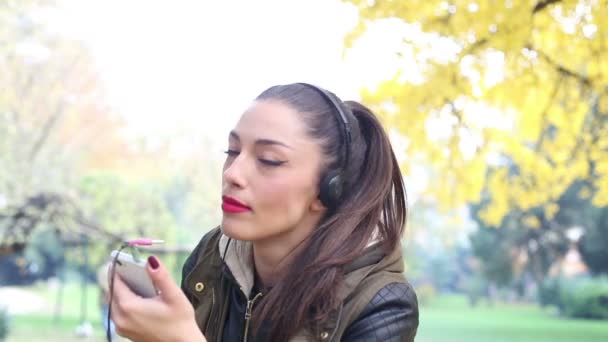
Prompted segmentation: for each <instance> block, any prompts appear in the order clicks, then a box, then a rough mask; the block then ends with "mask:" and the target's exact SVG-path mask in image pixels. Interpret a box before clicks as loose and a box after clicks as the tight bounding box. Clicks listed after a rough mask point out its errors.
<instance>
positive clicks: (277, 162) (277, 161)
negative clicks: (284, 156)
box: [259, 159, 286, 166]
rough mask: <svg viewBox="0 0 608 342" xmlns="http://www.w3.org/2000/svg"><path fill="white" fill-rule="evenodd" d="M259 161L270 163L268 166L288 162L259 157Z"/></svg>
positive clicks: (265, 163)
mask: <svg viewBox="0 0 608 342" xmlns="http://www.w3.org/2000/svg"><path fill="white" fill-rule="evenodd" d="M259 161H260V162H261V163H262V164H264V165H268V166H281V165H283V164H285V163H286V162H285V161H283V160H269V159H259Z"/></svg>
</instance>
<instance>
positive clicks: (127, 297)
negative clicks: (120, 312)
mask: <svg viewBox="0 0 608 342" xmlns="http://www.w3.org/2000/svg"><path fill="white" fill-rule="evenodd" d="M110 285H112V284H111V283H110ZM113 285H114V289H113V290H112V289H110V291H112V292H113V293H112V297H113V301H114V302H115V303H117V302H125V301H131V300H134V299H136V298H137V297H138V296H137V295H136V294H135V293H134V292H133V291H132V290H131V289H130V288H129V286H128V285H127V284H126V283H125V282H124V281H123V280H122V278H120V275H119V274H116V275H114V284H113Z"/></svg>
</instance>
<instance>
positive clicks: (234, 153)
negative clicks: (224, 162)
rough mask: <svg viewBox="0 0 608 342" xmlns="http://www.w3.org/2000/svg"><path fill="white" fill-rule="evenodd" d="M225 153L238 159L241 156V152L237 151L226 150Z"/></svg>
mask: <svg viewBox="0 0 608 342" xmlns="http://www.w3.org/2000/svg"><path fill="white" fill-rule="evenodd" d="M224 153H226V154H227V155H228V156H230V157H236V156H238V155H239V153H240V151H236V150H230V149H229V150H226V151H224Z"/></svg>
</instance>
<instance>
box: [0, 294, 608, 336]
mask: <svg viewBox="0 0 608 342" xmlns="http://www.w3.org/2000/svg"><path fill="white" fill-rule="evenodd" d="M30 289H31V290H34V291H35V292H36V293H37V294H40V295H41V296H42V297H43V298H45V299H47V300H48V302H49V304H50V307H49V308H48V309H47V310H45V311H44V312H38V313H32V314H28V315H23V316H15V317H12V322H11V325H10V329H11V332H10V335H9V338H8V339H7V340H6V341H7V342H30V341H32V342H35V341H43V342H59V341H63V342H76V341H83V339H79V338H78V337H76V336H75V329H76V327H77V326H78V325H79V323H80V287H79V285H78V284H69V285H67V286H66V288H65V292H64V301H63V306H62V315H61V318H60V320H59V321H58V322H57V323H56V322H55V321H54V319H53V309H54V304H55V299H56V293H57V292H56V290H50V289H49V288H48V287H47V286H44V285H38V286H36V287H34V288H30ZM97 291H98V290H97V288H96V287H95V286H90V287H88V288H87V309H88V310H87V318H88V320H89V322H90V323H91V324H92V325H93V327H94V329H95V334H94V337H93V338H90V339H87V340H84V341H104V340H105V339H104V332H103V331H102V328H101V314H100V312H99V306H98V301H97V300H98V294H99V293H98V292H97ZM416 341H417V342H434V341H455V342H458V341H467V342H477V341H484V342H486V341H490V342H503V341H505V342H506V341H509V342H511V341H515V342H526V341H530V342H531V341H534V342H562V341H563V342H565V341H576V342H587V341H598V342H599V341H608V322H606V321H587V320H571V319H562V318H559V317H556V316H555V315H553V314H551V312H550V311H548V310H543V309H541V308H539V307H537V306H535V305H529V304H501V303H498V304H495V305H493V306H488V305H487V304H485V303H482V304H480V305H478V306H477V307H470V306H469V305H468V304H467V302H466V300H465V298H464V297H447V296H444V297H438V298H436V299H434V300H433V301H432V302H431V303H429V304H428V305H425V306H422V307H421V308H420V326H419V329H418V335H417V338H416Z"/></svg>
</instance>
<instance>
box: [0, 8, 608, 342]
mask: <svg viewBox="0 0 608 342" xmlns="http://www.w3.org/2000/svg"><path fill="white" fill-rule="evenodd" d="M56 3H57V1H51V0H19V1H0V266H1V267H0V289H2V287H4V288H7V289H9V288H11V286H14V285H19V286H22V287H25V288H31V289H32V291H35V292H36V293H42V295H43V296H46V297H45V298H53V297H52V296H50V295H49V293H51V292H52V291H51V292H50V290H49V289H54V288H53V287H52V286H55V285H52V286H51V285H49V288H42V287H41V285H40V284H41V283H45V282H46V283H48V284H54V282H55V281H57V279H60V280H62V281H63V282H64V283H65V284H66V285H65V286H66V287H65V288H66V290H65V291H68V292H69V291H73V292H69V293H72V294H75V293H86V289H87V287H86V286H87V285H86V284H85V285H84V287H81V288H78V286H75V285H74V284H77V283H78V282H82V281H84V282H85V283H87V284H89V286H90V285H91V284H93V283H94V282H95V281H96V279H95V273H96V269H97V267H98V266H99V265H100V264H101V263H102V262H103V261H104V260H105V258H106V257H107V255H108V253H109V251H110V250H111V249H113V248H115V246H116V243H117V242H118V241H120V240H122V239H126V238H131V237H139V236H151V237H154V238H160V239H164V240H165V241H166V242H167V244H166V246H165V247H164V250H158V251H157V252H159V253H165V257H166V260H167V262H168V264H169V265H172V266H171V267H172V270H173V272H174V274H175V276H176V278H177V277H178V276H179V272H180V262H181V260H183V258H184V256H185V254H186V253H187V252H188V251H189V249H190V248H192V246H194V245H195V244H196V242H198V239H199V238H200V236H201V235H202V234H203V233H204V232H205V231H207V230H209V229H211V228H213V227H215V226H216V225H217V224H218V222H219V219H220V212H219V210H218V208H217V202H218V197H219V193H220V186H221V185H220V184H221V163H222V159H221V158H222V157H223V156H222V155H221V154H220V153H219V152H220V151H219V150H217V149H216V147H215V145H214V142H213V141H212V139H211V138H210V137H206V136H202V137H197V138H196V139H191V138H184V137H182V136H180V133H179V132H171V133H167V134H165V135H156V136H154V137H151V136H146V135H140V134H136V133H134V132H133V131H132V130H130V128H129V125H128V123H127V120H125V115H124V114H125V113H123V112H121V110H119V109H118V108H115V107H113V106H112V105H110V104H109V103H110V101H109V100H108V94H107V91H108V89H106V88H104V86H103V85H104V82H103V77H102V76H103V75H102V74H101V73H100V69H99V66H98V65H97V64H96V63H97V61H96V60H95V58H94V56H93V55H92V54H91V51H90V49H89V48H88V47H87V45H86V44H85V43H84V42H83V41H81V40H79V39H76V38H74V37H72V36H70V35H66V34H65V32H62V31H60V30H56V29H55V27H54V26H53V25H52V24H50V23H52V19H50V18H52V13H53V11H54V10H56ZM339 3H341V4H342V5H345V6H350V7H349V8H351V9H355V10H356V13H357V22H356V23H355V25H354V26H353V27H352V30H349V31H348V34H347V35H346V36H345V37H344V47H343V53H344V58H345V60H347V61H348V60H349V58H354V57H352V56H353V55H355V54H356V53H357V52H358V51H361V49H369V48H368V47H367V45H365V42H366V41H368V40H369V39H370V38H369V37H370V36H372V37H375V38H374V39H385V38H386V39H389V33H390V37H392V38H391V39H392V42H393V43H392V45H388V46H391V48H390V49H385V50H381V51H374V53H375V54H376V55H382V56H385V57H387V58H388V59H389V60H390V61H391V63H389V64H390V65H388V66H386V65H382V66H380V65H375V64H373V63H372V62H369V64H368V65H366V67H367V68H368V69H370V70H372V69H373V70H372V71H374V70H375V72H377V73H380V69H382V70H384V69H387V68H388V69H389V72H388V73H387V75H389V76H388V77H384V78H383V79H381V80H380V81H378V82H367V83H364V84H360V87H359V88H360V89H361V95H360V96H361V101H362V102H363V103H365V104H367V105H369V106H370V107H371V108H373V109H374V110H375V111H376V112H377V113H378V114H379V115H380V117H381V119H382V121H383V123H384V125H385V127H387V129H388V130H389V131H390V134H391V139H392V141H393V146H394V148H395V151H396V153H397V155H398V157H399V160H400V162H401V165H402V170H403V172H404V176H405V178H406V186H408V192H409V194H410V216H409V222H408V229H407V232H406V236H405V238H404V244H403V248H404V255H405V261H406V265H407V271H406V275H407V277H408V279H409V280H410V281H411V282H412V284H413V285H414V286H415V288H416V292H417V294H418V298H419V300H420V303H421V305H422V310H421V315H422V316H421V327H420V330H419V338H420V340H427V341H433V340H441V339H442V338H446V336H449V337H450V338H451V340H454V341H457V340H463V341H464V340H466V341H476V340H479V341H487V340H488V339H493V340H497V341H498V340H500V338H505V340H521V341H525V340H530V341H532V340H534V341H551V342H555V341H560V340H563V341H569V340H581V341H582V340H589V341H596V340H597V341H599V340H605V339H606V338H608V330H606V328H605V322H601V323H600V324H596V323H598V320H605V319H608V280H607V278H606V277H607V276H608V249H607V248H606V246H608V45H607V43H606V42H607V41H608V1H606V0H522V1H511V0H500V1H472V0H452V1H438V0H437V1H436V0H425V1H422V0H414V1H373V0H372V1H368V0H366V1H359V0H347V1H340V2H339ZM243 6H244V5H243ZM378 30H384V31H381V32H384V33H383V34H384V35H385V36H386V37H385V36H384V35H382V34H381V35H378V34H376V35H374V32H377V31H378ZM395 37H396V38H395ZM279 45H280V44H279ZM277 46H278V45H277ZM167 48H171V46H169V47H167ZM155 72H160V71H159V70H150V73H151V74H152V75H151V79H152V78H153V77H154V73H155ZM361 72H363V71H361ZM230 77H232V76H230V75H228V76H227V78H230ZM251 95H252V96H253V95H255V94H251ZM167 115H171V113H167ZM202 115H213V113H211V114H209V113H203V114H202ZM214 119H215V118H214ZM218 120H219V118H218ZM184 143H186V144H187V145H188V146H189V148H188V150H189V151H195V153H187V154H183V153H176V150H178V149H179V146H182V145H183V144H184ZM83 279H84V280H83ZM61 288H62V287H61ZM83 289H84V290H83ZM53 291H54V290H53ZM78 291H80V292H78ZM68 292H66V293H68ZM53 293H55V292H53ZM59 293H61V291H59ZM66 298H69V299H66V300H67V301H66V302H65V303H64V306H65V307H66V308H67V309H66V310H64V313H65V314H66V315H67V314H68V313H71V314H73V316H70V317H71V318H70V319H72V321H69V322H70V324H72V323H73V324H76V323H82V321H83V320H84V318H82V316H78V315H79V314H80V315H82V311H83V310H82V305H89V307H90V305H95V301H94V300H92V299H91V298H89V299H86V296H83V297H82V298H84V299H82V300H81V299H75V298H81V297H77V296H76V297H75V296H66ZM53 300H54V299H53ZM79 301H80V302H79ZM91 301H93V302H92V303H91ZM58 303H60V302H59V301H58ZM86 303H88V304H86ZM79 306H80V307H79ZM85 307H86V306H85ZM85 311H86V310H85ZM556 316H559V317H560V319H556ZM9 317H10V314H9V315H7V314H6V313H5V312H4V311H3V310H2V303H1V302H0V339H2V336H3V335H5V334H7V332H8V331H9V330H10V329H9V328H10V326H11V324H12V323H10V318H9ZM19 317H21V318H19ZM76 317H78V318H76ZM40 322H42V321H41V320H39V317H38V316H35V315H34V316H31V315H30V316H27V315H25V316H16V319H15V324H14V326H15V327H16V328H15V329H16V330H17V332H16V335H17V336H21V338H24V339H26V340H27V339H28V338H30V337H27V338H26V337H23V336H26V335H23V331H25V330H24V329H25V328H24V327H28V326H30V325H31V324H42V325H41V326H44V324H43V323H40ZM602 327H603V328H602ZM71 328H73V327H72V326H70V328H69V329H71ZM41 329H42V328H41ZM49 329H51V328H50V327H49ZM63 329H68V328H65V327H64V328H63ZM49 331H50V330H49ZM19 334H22V335H19ZM27 336H29V335H27ZM61 336H63V337H61V338H60V339H59V340H69V339H66V337H65V336H66V335H61Z"/></svg>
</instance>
